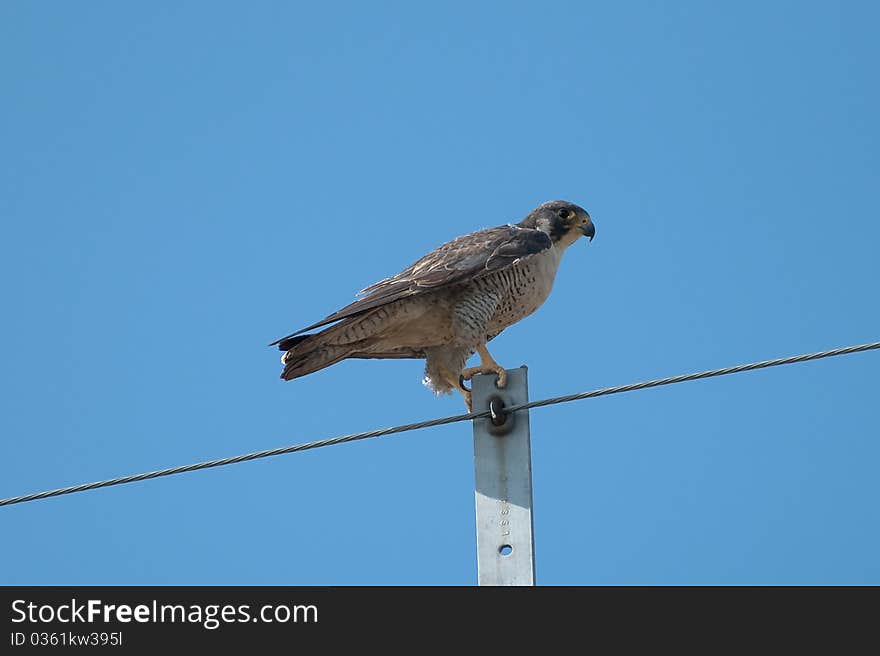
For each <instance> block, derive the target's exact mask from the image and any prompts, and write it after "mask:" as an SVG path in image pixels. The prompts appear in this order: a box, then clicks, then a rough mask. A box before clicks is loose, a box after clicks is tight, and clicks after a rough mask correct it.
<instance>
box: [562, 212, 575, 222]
mask: <svg viewBox="0 0 880 656" xmlns="http://www.w3.org/2000/svg"><path fill="white" fill-rule="evenodd" d="M558 214H559V218H561V219H565V220H566V221H567V220H568V219H570V218H571V217H573V216H574V212H572V211H571V210H559V212H558Z"/></svg>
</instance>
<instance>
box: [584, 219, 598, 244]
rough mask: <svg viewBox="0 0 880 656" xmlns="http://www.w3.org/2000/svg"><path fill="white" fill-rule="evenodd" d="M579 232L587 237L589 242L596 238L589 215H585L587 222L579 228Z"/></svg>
mask: <svg viewBox="0 0 880 656" xmlns="http://www.w3.org/2000/svg"><path fill="white" fill-rule="evenodd" d="M581 232H582V233H584V237H589V238H590V241H593V237H595V236H596V226H594V225H593V219H591V218H590V215H589V214H587V222H586V223H585V224H584V225H582V226H581Z"/></svg>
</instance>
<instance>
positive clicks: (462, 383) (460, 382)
mask: <svg viewBox="0 0 880 656" xmlns="http://www.w3.org/2000/svg"><path fill="white" fill-rule="evenodd" d="M466 380H470V378H465V377H464V374H460V375H459V377H458V386H459V387H460V388H461V389H462V390H463V391H465V392H469V391H470V388H469V387H467V386H466V385H465V384H464V381H466Z"/></svg>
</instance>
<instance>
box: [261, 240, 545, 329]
mask: <svg viewBox="0 0 880 656" xmlns="http://www.w3.org/2000/svg"><path fill="white" fill-rule="evenodd" d="M551 245H552V242H551V241H550V237H548V236H547V234H546V233H544V232H541V231H540V230H532V229H530V228H521V227H518V226H511V225H506V226H499V227H497V228H487V229H485V230H479V231H477V232H472V233H470V234H467V235H462V236H461V237H458V238H456V239H453V240H452V241H450V242H447V243H446V244H443V245H442V246H440V247H438V248H436V249H434V250H433V251H431V252H430V253H428V254H427V255H425V256H424V257H423V258H422V259H420V260H419V261H418V262H415V263H414V264H412V265H411V266H409V267H407V268H406V269H404V270H403V271H401V272H400V273H398V274H397V275H396V276H392V277H390V278H385V279H384V280H380V281H379V282H377V283H376V284H374V285H370V286H369V287H367V288H366V289H364V290H362V291H361V292H360V294H363V297H362V298H359V299H358V300H356V301H354V302H353V303H351V304H349V305H347V306H345V307H344V308H342V309H341V310H339V311H338V312H334V313H333V314H331V315H329V316H328V317H326V318H324V319H322V320H321V321H319V322H317V323H314V324H312V325H311V326H307V327H306V328H303V329H302V330H298V331H296V332H295V333H291V334H290V335H287V336H286V337H282V338H281V339H279V340H278V341H276V342H273V343H272V346H274V345H275V344H278V342H281V341H283V340H285V339H287V338H289V337H293V336H295V335H299V334H300V333H304V332H306V331H307V330H313V329H315V328H320V327H321V326H325V325H327V324H329V323H333V322H335V321H339V320H341V319H345V318H348V317H351V316H355V315H358V314H363V313H364V312H367V311H369V310H374V309H376V308H378V307H381V306H383V305H387V304H388V303H393V302H394V301H397V300H400V299H402V298H406V297H408V296H414V295H416V294H421V293H425V292H428V291H434V290H437V289H440V288H443V287H449V286H452V285H456V284H459V283H464V282H468V281H470V280H473V279H475V278H478V277H480V276H482V275H485V274H487V273H489V272H493V271H498V270H499V269H503V268H505V267H508V266H510V265H512V264H513V263H514V262H516V261H517V260H519V259H521V258H524V257H528V256H530V255H535V254H536V253H540V252H541V251H543V250H545V249H547V248H550V246H551Z"/></svg>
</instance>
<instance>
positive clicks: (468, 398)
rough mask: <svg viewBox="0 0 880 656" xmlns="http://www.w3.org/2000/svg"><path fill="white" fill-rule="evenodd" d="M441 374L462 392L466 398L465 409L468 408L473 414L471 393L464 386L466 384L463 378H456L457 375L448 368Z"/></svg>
mask: <svg viewBox="0 0 880 656" xmlns="http://www.w3.org/2000/svg"><path fill="white" fill-rule="evenodd" d="M441 373H442V374H443V377H444V378H445V379H446V381H447V382H448V383H449V384H450V385H451V386H452V387H454V388H455V389H457V390H458V391H459V392H461V395H462V396H463V397H464V405H465V407H467V411H468V413H471V412H473V403H472V401H471V391H470V390H469V389H468V388H467V387H465V386H464V383H463V382H462V379H461V377H458V378H456V377H455V375H454V374H453V373H452V372H451V371H449V370H448V369H446V368H444V369H442V370H441Z"/></svg>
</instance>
